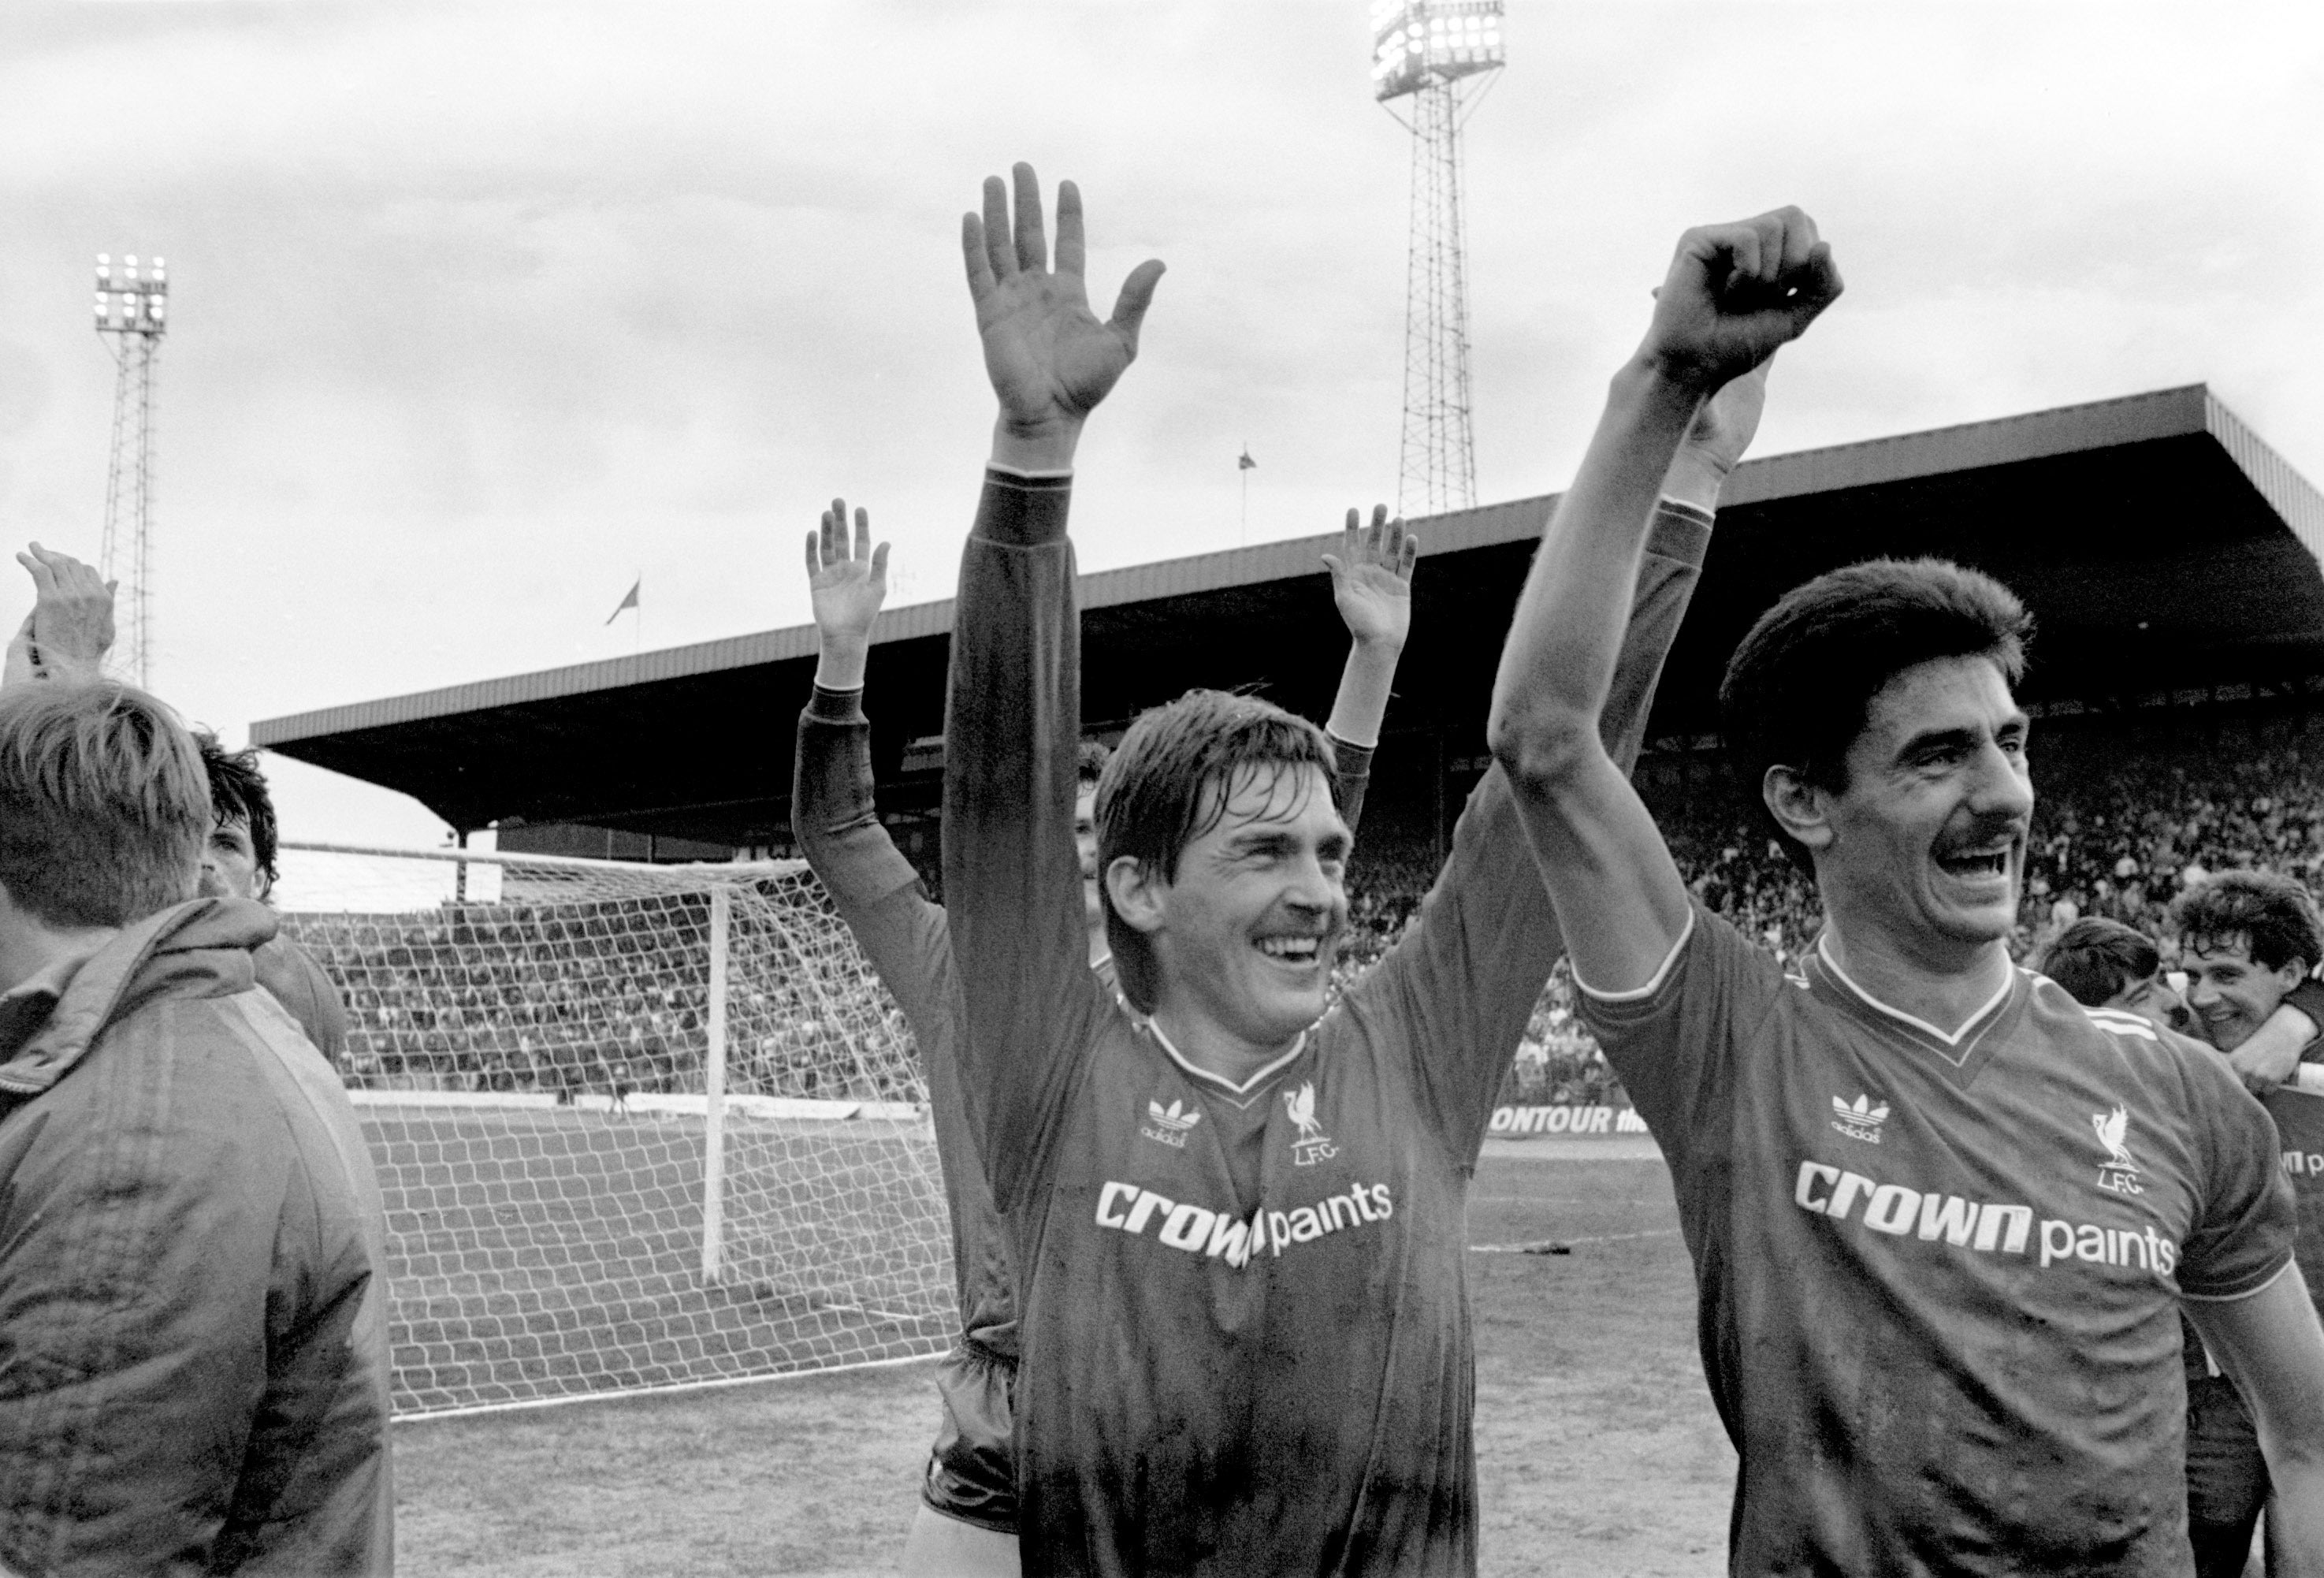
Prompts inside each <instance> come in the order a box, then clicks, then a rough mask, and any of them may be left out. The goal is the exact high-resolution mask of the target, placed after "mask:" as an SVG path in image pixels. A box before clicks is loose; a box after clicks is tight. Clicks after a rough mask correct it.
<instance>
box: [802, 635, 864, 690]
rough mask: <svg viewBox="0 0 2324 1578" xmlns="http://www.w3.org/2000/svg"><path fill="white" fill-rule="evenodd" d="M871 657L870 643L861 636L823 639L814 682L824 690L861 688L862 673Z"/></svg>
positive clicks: (818, 654)
mask: <svg viewBox="0 0 2324 1578" xmlns="http://www.w3.org/2000/svg"><path fill="white" fill-rule="evenodd" d="M870 658H871V637H870V635H869V634H868V633H866V634H864V635H860V636H856V635H844V636H837V637H834V636H830V635H826V636H825V638H824V641H823V647H822V650H821V651H819V652H818V653H817V654H816V661H815V682H816V684H817V685H820V686H822V687H824V688H825V690H858V689H861V688H862V685H863V670H864V669H865V667H866V666H867V664H868V662H869V660H870Z"/></svg>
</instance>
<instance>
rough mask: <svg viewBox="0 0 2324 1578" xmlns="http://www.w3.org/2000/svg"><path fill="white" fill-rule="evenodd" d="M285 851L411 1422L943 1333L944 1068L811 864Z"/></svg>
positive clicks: (947, 1325) (948, 1309) (842, 1354)
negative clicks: (364, 1157) (367, 1170)
mask: <svg viewBox="0 0 2324 1578" xmlns="http://www.w3.org/2000/svg"><path fill="white" fill-rule="evenodd" d="M281 869H282V875H281V881H279V882H278V883H277V884H276V889H275V893H274V901H275V903H276V905H277V907H278V909H279V910H280V913H281V921H282V927H283V930H284V931H285V933H286V934H287V935H289V936H291V937H293V938H295V939H296V940H298V941H299V942H300V944H302V945H303V946H305V947H307V948H308V949H309V951H310V952H311V953H312V954H314V955H315V956H316V958H317V959H318V962H319V963H320V964H322V966H323V968H324V970H325V972H326V973H327V974H329V975H330V977H331V978H332V980H333V981H334V982H335V983H337V986H338V988H339V990H340V993H341V995H342V996H343V997H344V998H345V1000H346V1005H347V1010H348V1017H349V1021H350V1031H349V1037H348V1048H347V1053H346V1059H345V1065H344V1066H343V1067H342V1068H341V1070H340V1074H341V1077H342V1078H343V1079H344V1080H345V1082H346V1084H347V1085H348V1087H349V1089H350V1092H351V1094H352V1095H353V1097H354V1099H355V1103H356V1109H357V1113H358V1116H359V1117H360V1118H361V1120H362V1122H363V1128H364V1136H365V1139H366V1140H367V1141H368V1142H369V1144H370V1145H371V1147H372V1150H373V1155H374V1161H375V1163H376V1165H377V1168H378V1172H379V1177H380V1182H381V1186H382V1189H383V1193H384V1195H385V1196H386V1204H387V1213H388V1233H389V1250H388V1266H387V1268H386V1270H387V1282H388V1291H389V1312H390V1313H389V1321H390V1327H391V1340H392V1343H393V1347H394V1380H393V1385H394V1395H395V1406H396V1410H397V1412H398V1413H399V1414H400V1415H406V1416H410V1415H423V1414H443V1413H454V1412H466V1411H472V1410H475V1409H481V1408H490V1407H522V1406H526V1405H529V1404H539V1403H547V1402H555V1401H561V1400H566V1399H569V1398H582V1397H595V1396H608V1395H614V1394H620V1393H627V1392H636V1391H646V1390H660V1389H678V1388H683V1387H691V1386H705V1385H717V1384H723V1383H726V1382H732V1381H741V1380H754V1379H760V1378H763V1377H766V1376H771V1375H777V1374H783V1373H788V1372H795V1371H801V1370H825V1369H835V1368H842V1367H846V1366H851V1365H857V1364H866V1363H876V1362H882V1361H892V1360H897V1359H902V1358H907V1357H914V1356H918V1355H922V1354H928V1353H936V1352H942V1351H943V1350H944V1348H945V1344H946V1343H947V1341H948V1339H949V1337H950V1335H951V1326H952V1324H953V1321H954V1310H953V1302H954V1295H953V1284H952V1278H951V1266H950V1237H949V1232H948V1229H947V1226H946V1222H945V1204H944V1191H943V1186H942V1180H941V1177H940V1175H939V1173H938V1169H937V1165H936V1149H935V1144H934V1140H933V1137H932V1133H931V1130H930V1129H929V1126H928V1123H927V1105H926V1103H927V1087H926V1084H925V1083H924V1081H923V1080H922V1078H921V1075H920V1071H919V1068H918V1062H917V1060H916V1058H915V1057H914V1054H913V1048H912V1046H911V1039H910V1033H909V1031H908V1029H907V1028H906V1026H905V1024H904V1021H903V1019H902V1016H901V1015H900V1014H899V1013H898V1012H897V1011H896V1010H895V1007H894V1004H893V1002H892V1001H890V999H889V997H888V995H887V993H886V992H885V990H884V989H883V988H882V987H881V985H880V983H879V981H878V978H877V976H876V975H875V974H873V972H872V971H871V967H870V964H868V962H867V961H866V960H865V959H864V958H863V956H862V953H861V952H860V951H859V950H858V949H857V948H856V946H855V943H854V939H853V936H852V935H851V934H850V933H849V932H848V930H847V927H846V926H845V925H844V923H843V922H842V921H841V920H840V919H839V918H837V916H836V915H835V914H834V913H833V911H832V909H831V905H830V902H829V900H828V899H827V898H826V897H825V894H824V892H823V891H822V890H821V888H820V886H819V885H818V884H817V883H816V881H815V879H814V877H813V875H812V874H811V873H810V872H808V871H807V868H806V865H805V863H803V862H798V861H783V862H758V863H735V864H731V865H727V864H716V865H714V864H700V865H681V866H656V865H645V864H638V863H626V862H614V861H585V860H567V859H558V858H551V857H547V856H533V855H520V854H496V853H486V852H481V851H470V850H453V849H446V850H429V851H412V850H392V849H381V848H369V847H363V846H355V845H345V844H284V845H283V846H282V853H281Z"/></svg>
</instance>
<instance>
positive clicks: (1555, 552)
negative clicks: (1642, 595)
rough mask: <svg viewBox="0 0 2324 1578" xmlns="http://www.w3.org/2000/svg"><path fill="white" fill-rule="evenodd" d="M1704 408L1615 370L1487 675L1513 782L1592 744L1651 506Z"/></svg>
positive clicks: (1574, 759) (1679, 392) (1547, 772)
mask: <svg viewBox="0 0 2324 1578" xmlns="http://www.w3.org/2000/svg"><path fill="white" fill-rule="evenodd" d="M1700 404H1701V397H1700V396H1699V395H1698V394H1696V393H1694V392H1691V391H1690V390H1688V389H1685V388H1683V387H1682V386H1681V385H1679V384H1678V383H1675V382H1674V381H1672V380H1671V379H1670V378H1669V377H1668V376H1666V375H1665V374H1661V373H1659V372H1657V371H1655V370H1654V369H1653V368H1651V367H1649V366H1647V365H1645V364H1643V363H1637V362H1634V363H1632V364H1631V365H1628V366H1625V367H1624V368H1623V369H1622V371H1621V372H1620V373H1618V374H1616V375H1615V378H1614V382H1613V386H1612V389H1611V392H1610V393H1609V398H1608V401H1607V405H1606V412H1605V415H1604V416H1603V417H1602V418H1601V419H1600V421H1599V424H1598V431H1597V433H1596V435H1595V436H1594V437H1593V438H1591V444H1590V449H1589V452H1588V454H1587V455H1586V456H1585V457H1583V459H1582V470H1581V473H1580V475H1577V476H1576V477H1575V478H1574V480H1573V485H1572V487H1571V488H1570V489H1568V490H1567V492H1566V494H1565V496H1564V497H1563V499H1562V500H1560V501H1559V503H1558V506H1557V511H1556V513H1555V515H1554V517H1553V518H1552V520H1551V521H1550V524H1549V528H1548V530H1547V531H1546V532H1545V533H1544V535H1543V539H1542V546H1541V551H1540V552H1539V553H1537V554H1536V555H1535V558H1534V564H1533V569H1532V573H1531V574H1529V575H1528V576H1527V577H1526V585H1525V590H1524V592H1523V593H1522V594H1521V595H1519V597H1518V599H1517V614H1516V617H1515V619H1514V620H1513V621H1512V622H1511V624H1510V627H1509V636H1508V642H1507V644H1506V645H1505V646H1504V647H1503V648H1502V651H1501V664H1500V670H1499V674H1498V675H1497V677H1496V678H1495V680H1494V686H1493V708H1492V715H1491V722H1490V724H1489V740H1490V743H1491V745H1492V748H1493V752H1494V754H1495V756H1496V757H1498V758H1499V760H1500V761H1502V762H1503V763H1504V764H1505V765H1507V766H1508V768H1509V770H1510V771H1511V772H1512V773H1513V774H1516V775H1517V776H1518V777H1519V778H1521V779H1528V780H1546V779H1554V778H1555V777H1557V776H1559V775H1560V774H1562V773H1563V772H1567V771H1572V769H1573V767H1574V766H1575V765H1576V764H1577V763H1578V762H1579V761H1581V760H1582V759H1584V758H1586V757H1587V756H1588V755H1591V754H1594V753H1595V752H1596V751H1597V750H1598V749H1599V720H1600V715H1601V714H1602V713H1603V711H1604V709H1605V706H1606V701H1607V697H1608V694H1609V689H1610V687H1611V685H1612V681H1613V677H1614V669H1615V666H1616V663H1617V660H1618V655H1619V653H1620V651H1621V647H1622V640H1623V632H1624V630H1625V628H1626V626H1627V623H1628V613H1629V609H1630V600H1631V593H1632V589H1633V587H1634V586H1636V585H1637V573H1638V562H1639V558H1640V555H1641V553H1642V552H1643V550H1644V549H1645V547H1646V538H1647V534H1648V531H1649V530H1650V528H1651V525H1652V522H1653V518H1654V512H1655V501H1656V500H1657V499H1658V498H1659V497H1660V496H1661V492H1662V487H1663V484H1664V480H1665V476H1666V475H1667V474H1668V472H1669V470H1670V465H1671V460H1672V457H1673V456H1674V454H1675V453H1676V452H1677V449H1678V447H1679V441H1680V439H1681V438H1683V436H1684V435H1685V433H1686V430H1687V427H1688V425H1689V424H1690V423H1691V422H1692V420H1694V413H1695V411H1696V408H1697V407H1698V406H1699V405H1700Z"/></svg>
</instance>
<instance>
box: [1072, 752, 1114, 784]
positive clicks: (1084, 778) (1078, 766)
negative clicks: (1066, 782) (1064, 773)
mask: <svg viewBox="0 0 2324 1578" xmlns="http://www.w3.org/2000/svg"><path fill="white" fill-rule="evenodd" d="M1111 760H1113V751H1112V749H1111V747H1109V746H1108V745H1107V744H1106V743H1104V742H1103V741H1101V740H1084V741H1083V742H1082V743H1081V749H1080V750H1078V751H1076V752H1074V782H1075V783H1077V784H1079V785H1080V786H1081V787H1082V788H1083V789H1095V788H1096V787H1097V786H1098V783H1099V782H1100V780H1102V779H1103V778H1104V777H1105V764H1106V763H1107V762H1108V761H1111Z"/></svg>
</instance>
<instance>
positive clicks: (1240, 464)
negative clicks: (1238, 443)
mask: <svg viewBox="0 0 2324 1578" xmlns="http://www.w3.org/2000/svg"><path fill="white" fill-rule="evenodd" d="M1235 469H1236V470H1237V471H1257V470H1258V469H1259V462H1258V461H1256V460H1253V459H1252V458H1251V457H1250V445H1248V444H1245V445H1244V446H1243V447H1242V457H1241V458H1240V460H1237V461H1236V462H1235Z"/></svg>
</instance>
